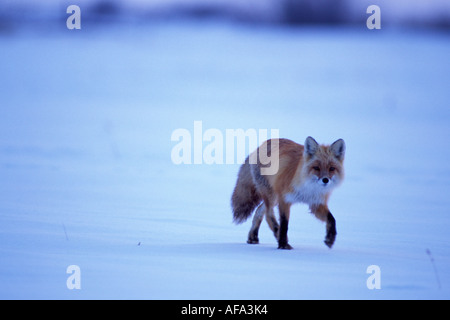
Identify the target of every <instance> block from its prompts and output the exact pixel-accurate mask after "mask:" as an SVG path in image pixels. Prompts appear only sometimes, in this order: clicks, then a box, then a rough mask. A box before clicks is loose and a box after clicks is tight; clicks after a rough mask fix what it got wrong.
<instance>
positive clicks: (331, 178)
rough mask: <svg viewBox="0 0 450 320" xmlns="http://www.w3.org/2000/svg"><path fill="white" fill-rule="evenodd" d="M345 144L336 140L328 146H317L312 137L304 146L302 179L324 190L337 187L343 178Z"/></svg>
mask: <svg viewBox="0 0 450 320" xmlns="http://www.w3.org/2000/svg"><path fill="white" fill-rule="evenodd" d="M344 156H345V142H344V140H342V139H339V140H336V141H335V142H333V143H332V144H331V145H330V146H326V145H319V144H318V143H317V141H316V140H314V139H313V138H312V137H308V138H306V141H305V146H304V152H303V157H304V166H303V175H304V178H305V179H306V180H307V181H308V182H309V183H312V184H315V185H316V186H320V187H322V188H324V189H325V190H331V189H333V188H334V187H336V186H338V185H339V184H340V183H341V182H342V180H343V178H344V166H343V162H344Z"/></svg>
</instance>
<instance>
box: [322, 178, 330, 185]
mask: <svg viewBox="0 0 450 320" xmlns="http://www.w3.org/2000/svg"><path fill="white" fill-rule="evenodd" d="M322 182H323V183H324V184H327V183H328V182H330V179H328V178H323V179H322Z"/></svg>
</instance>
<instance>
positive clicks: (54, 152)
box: [0, 22, 450, 299]
mask: <svg viewBox="0 0 450 320" xmlns="http://www.w3.org/2000/svg"><path fill="white" fill-rule="evenodd" d="M62 23H63V24H64V22H62ZM64 29H65V26H63V28H62V30H60V31H52V30H45V31H43V30H42V29H40V30H38V31H25V30H19V31H17V32H16V33H13V34H1V35H0V298H2V299H449V298H450V238H449V228H450V210H449V208H450V182H449V181H450V169H449V168H447V167H449V164H448V161H449V159H450V148H449V147H450V146H449V140H448V139H449V137H450V108H449V107H450V105H449V102H450V90H449V83H450V64H449V56H450V41H449V37H448V35H446V34H439V33H433V32H411V31H409V32H406V31H403V30H388V29H382V30H378V31H376V30H375V31H370V30H367V29H362V28H361V29H359V30H353V29H340V28H330V29H327V28H318V29H313V28H298V29H283V28H269V27H264V26H262V27H251V26H243V25H233V24H226V23H211V22H205V23H187V22H185V23H181V22H178V23H157V24H148V25H141V26H131V25H106V26H104V27H99V28H94V29H93V30H92V29H89V28H83V29H81V30H73V31H69V30H67V29H65V30H64ZM194 121H202V125H203V130H207V129H209V128H215V129H219V130H221V132H225V130H226V129H238V128H242V129H245V130H247V129H256V130H259V129H268V130H270V129H278V130H279V132H280V136H282V137H285V138H289V139H292V140H295V141H297V142H299V143H303V142H304V140H305V138H306V137H307V136H308V135H311V136H313V137H314V138H316V140H318V141H319V142H321V143H331V142H333V141H335V140H336V139H338V138H343V139H344V140H345V141H346V143H347V153H346V162H345V166H346V180H345V181H344V183H343V185H342V186H341V187H340V188H339V189H337V190H336V191H335V192H334V194H333V196H332V198H331V201H330V209H331V211H332V212H333V214H334V216H335V218H336V220H337V231H338V236H337V240H336V243H335V246H334V247H333V248H332V249H331V250H330V249H328V248H327V247H326V246H325V245H324V244H323V238H324V236H325V226H324V225H323V224H322V223H321V222H320V221H318V220H316V219H315V218H314V217H313V216H312V215H311V214H310V213H308V208H307V207H306V206H305V205H296V206H295V207H293V209H292V212H291V220H290V225H289V240H290V244H291V245H292V246H293V247H294V250H291V251H285V250H277V249H276V248H277V243H276V241H275V239H274V238H273V236H272V234H271V232H270V230H269V228H268V226H267V224H266V223H265V222H263V224H262V226H261V232H260V242H261V243H260V244H259V245H248V244H246V239H247V232H248V229H249V228H250V224H251V221H250V220H249V221H247V222H246V223H244V224H243V225H238V226H236V225H234V224H233V223H232V213H231V209H230V197H231V193H232V190H233V187H234V184H235V179H236V175H237V171H238V169H239V164H234V165H225V164H222V165H220V164H213V165H207V164H202V165H184V164H181V165H175V164H174V163H173V162H172V160H171V150H172V148H173V147H174V146H175V145H176V142H173V141H171V134H172V132H173V131H174V130H176V129H178V128H186V129H187V130H189V131H190V132H193V125H194ZM269 132H270V131H269ZM205 144H206V143H205ZM427 250H428V251H429V252H430V253H431V256H430V255H429V254H427ZM431 258H432V259H434V260H433V262H432V261H431ZM69 265H77V266H79V268H80V271H81V275H80V283H81V289H73V290H69V289H68V288H67V285H66V280H67V279H68V277H69V276H70V274H67V273H66V269H67V267H68V266H69ZM370 265H377V266H379V268H380V271H381V273H380V280H381V289H372V290H370V289H368V287H367V284H366V281H367V279H368V277H369V276H370V274H368V273H367V272H366V270H367V268H368V266H370Z"/></svg>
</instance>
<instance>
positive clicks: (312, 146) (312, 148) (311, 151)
mask: <svg viewBox="0 0 450 320" xmlns="http://www.w3.org/2000/svg"><path fill="white" fill-rule="evenodd" d="M318 148H319V144H318V143H317V141H316V140H314V138H312V137H308V138H306V140H305V154H306V155H308V156H313V155H315V154H316V151H317V149H318Z"/></svg>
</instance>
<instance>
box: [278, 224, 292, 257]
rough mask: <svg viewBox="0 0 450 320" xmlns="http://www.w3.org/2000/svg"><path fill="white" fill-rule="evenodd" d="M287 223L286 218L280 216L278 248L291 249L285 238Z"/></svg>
mask: <svg viewBox="0 0 450 320" xmlns="http://www.w3.org/2000/svg"><path fill="white" fill-rule="evenodd" d="M288 223H289V220H287V219H286V217H284V216H281V217H280V236H279V239H278V249H289V250H290V249H292V247H291V245H290V244H289V243H288V239H287V231H288Z"/></svg>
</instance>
